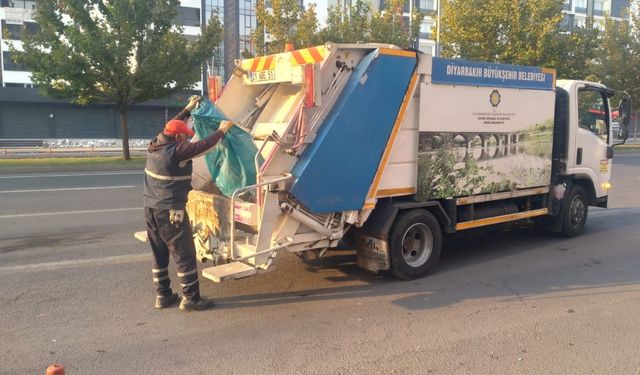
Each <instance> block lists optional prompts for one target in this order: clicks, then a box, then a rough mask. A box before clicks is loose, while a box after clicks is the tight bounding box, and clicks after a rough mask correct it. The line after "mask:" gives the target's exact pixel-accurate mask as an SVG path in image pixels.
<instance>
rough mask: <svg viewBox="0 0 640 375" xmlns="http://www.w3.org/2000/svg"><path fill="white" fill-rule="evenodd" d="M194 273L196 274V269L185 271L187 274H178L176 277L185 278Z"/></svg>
mask: <svg viewBox="0 0 640 375" xmlns="http://www.w3.org/2000/svg"><path fill="white" fill-rule="evenodd" d="M196 272H198V269H197V268H194V269H192V270H191V271H187V272H178V277H185V276H189V275H193V274H194V273H196Z"/></svg>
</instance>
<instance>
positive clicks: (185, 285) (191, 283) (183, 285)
mask: <svg viewBox="0 0 640 375" xmlns="http://www.w3.org/2000/svg"><path fill="white" fill-rule="evenodd" d="M197 283H198V279H196V280H195V281H192V282H190V283H187V284H183V283H180V286H181V287H183V288H186V287H188V286H191V285H195V284H197Z"/></svg>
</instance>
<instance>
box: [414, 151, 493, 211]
mask: <svg viewBox="0 0 640 375" xmlns="http://www.w3.org/2000/svg"><path fill="white" fill-rule="evenodd" d="M485 170H486V168H481V167H480V166H478V163H477V162H476V160H475V159H474V158H473V157H471V156H467V157H465V158H464V160H463V162H462V163H456V157H455V154H454V153H453V151H452V149H451V148H450V147H443V148H440V149H438V150H437V151H436V152H435V153H423V154H420V155H418V176H420V178H419V179H418V181H417V184H418V195H417V198H418V200H428V199H433V198H446V197H460V196H465V195H470V194H474V193H478V191H479V189H480V188H481V187H482V185H483V183H484V180H485V173H483V171H485Z"/></svg>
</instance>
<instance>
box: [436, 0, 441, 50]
mask: <svg viewBox="0 0 640 375" xmlns="http://www.w3.org/2000/svg"><path fill="white" fill-rule="evenodd" d="M436 5H437V7H438V19H437V21H436V22H437V23H436V57H440V0H436Z"/></svg>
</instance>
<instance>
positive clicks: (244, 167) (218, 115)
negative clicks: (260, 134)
mask: <svg viewBox="0 0 640 375" xmlns="http://www.w3.org/2000/svg"><path fill="white" fill-rule="evenodd" d="M191 116H192V117H193V129H194V131H195V132H196V135H197V136H198V139H204V138H206V137H207V136H208V135H210V134H212V133H213V132H215V131H216V130H218V127H219V126H220V122H221V121H223V120H227V118H226V116H225V115H224V114H223V113H222V112H221V111H220V110H219V109H218V108H217V107H216V106H215V104H213V103H211V102H210V101H209V100H208V99H203V100H202V101H201V102H200V106H199V107H198V108H196V109H194V110H193V111H191ZM257 153H258V149H257V147H256V146H255V144H254V143H253V139H252V138H251V135H250V134H248V133H247V132H245V131H244V130H242V129H240V128H238V127H237V126H234V127H232V128H231V129H229V131H228V132H227V134H226V135H225V136H224V138H222V140H221V141H220V142H218V144H217V145H216V146H215V147H214V149H213V150H212V151H211V152H209V153H208V154H206V155H205V156H204V158H205V162H206V164H207V168H208V169H209V173H210V174H211V181H213V182H214V183H215V184H216V186H217V187H218V189H220V191H221V192H222V193H223V194H224V195H226V196H227V197H230V196H231V195H232V194H233V192H234V191H235V190H236V189H238V188H241V187H245V186H248V185H253V184H255V183H256V167H255V164H254V160H255V156H256V154H257Z"/></svg>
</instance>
